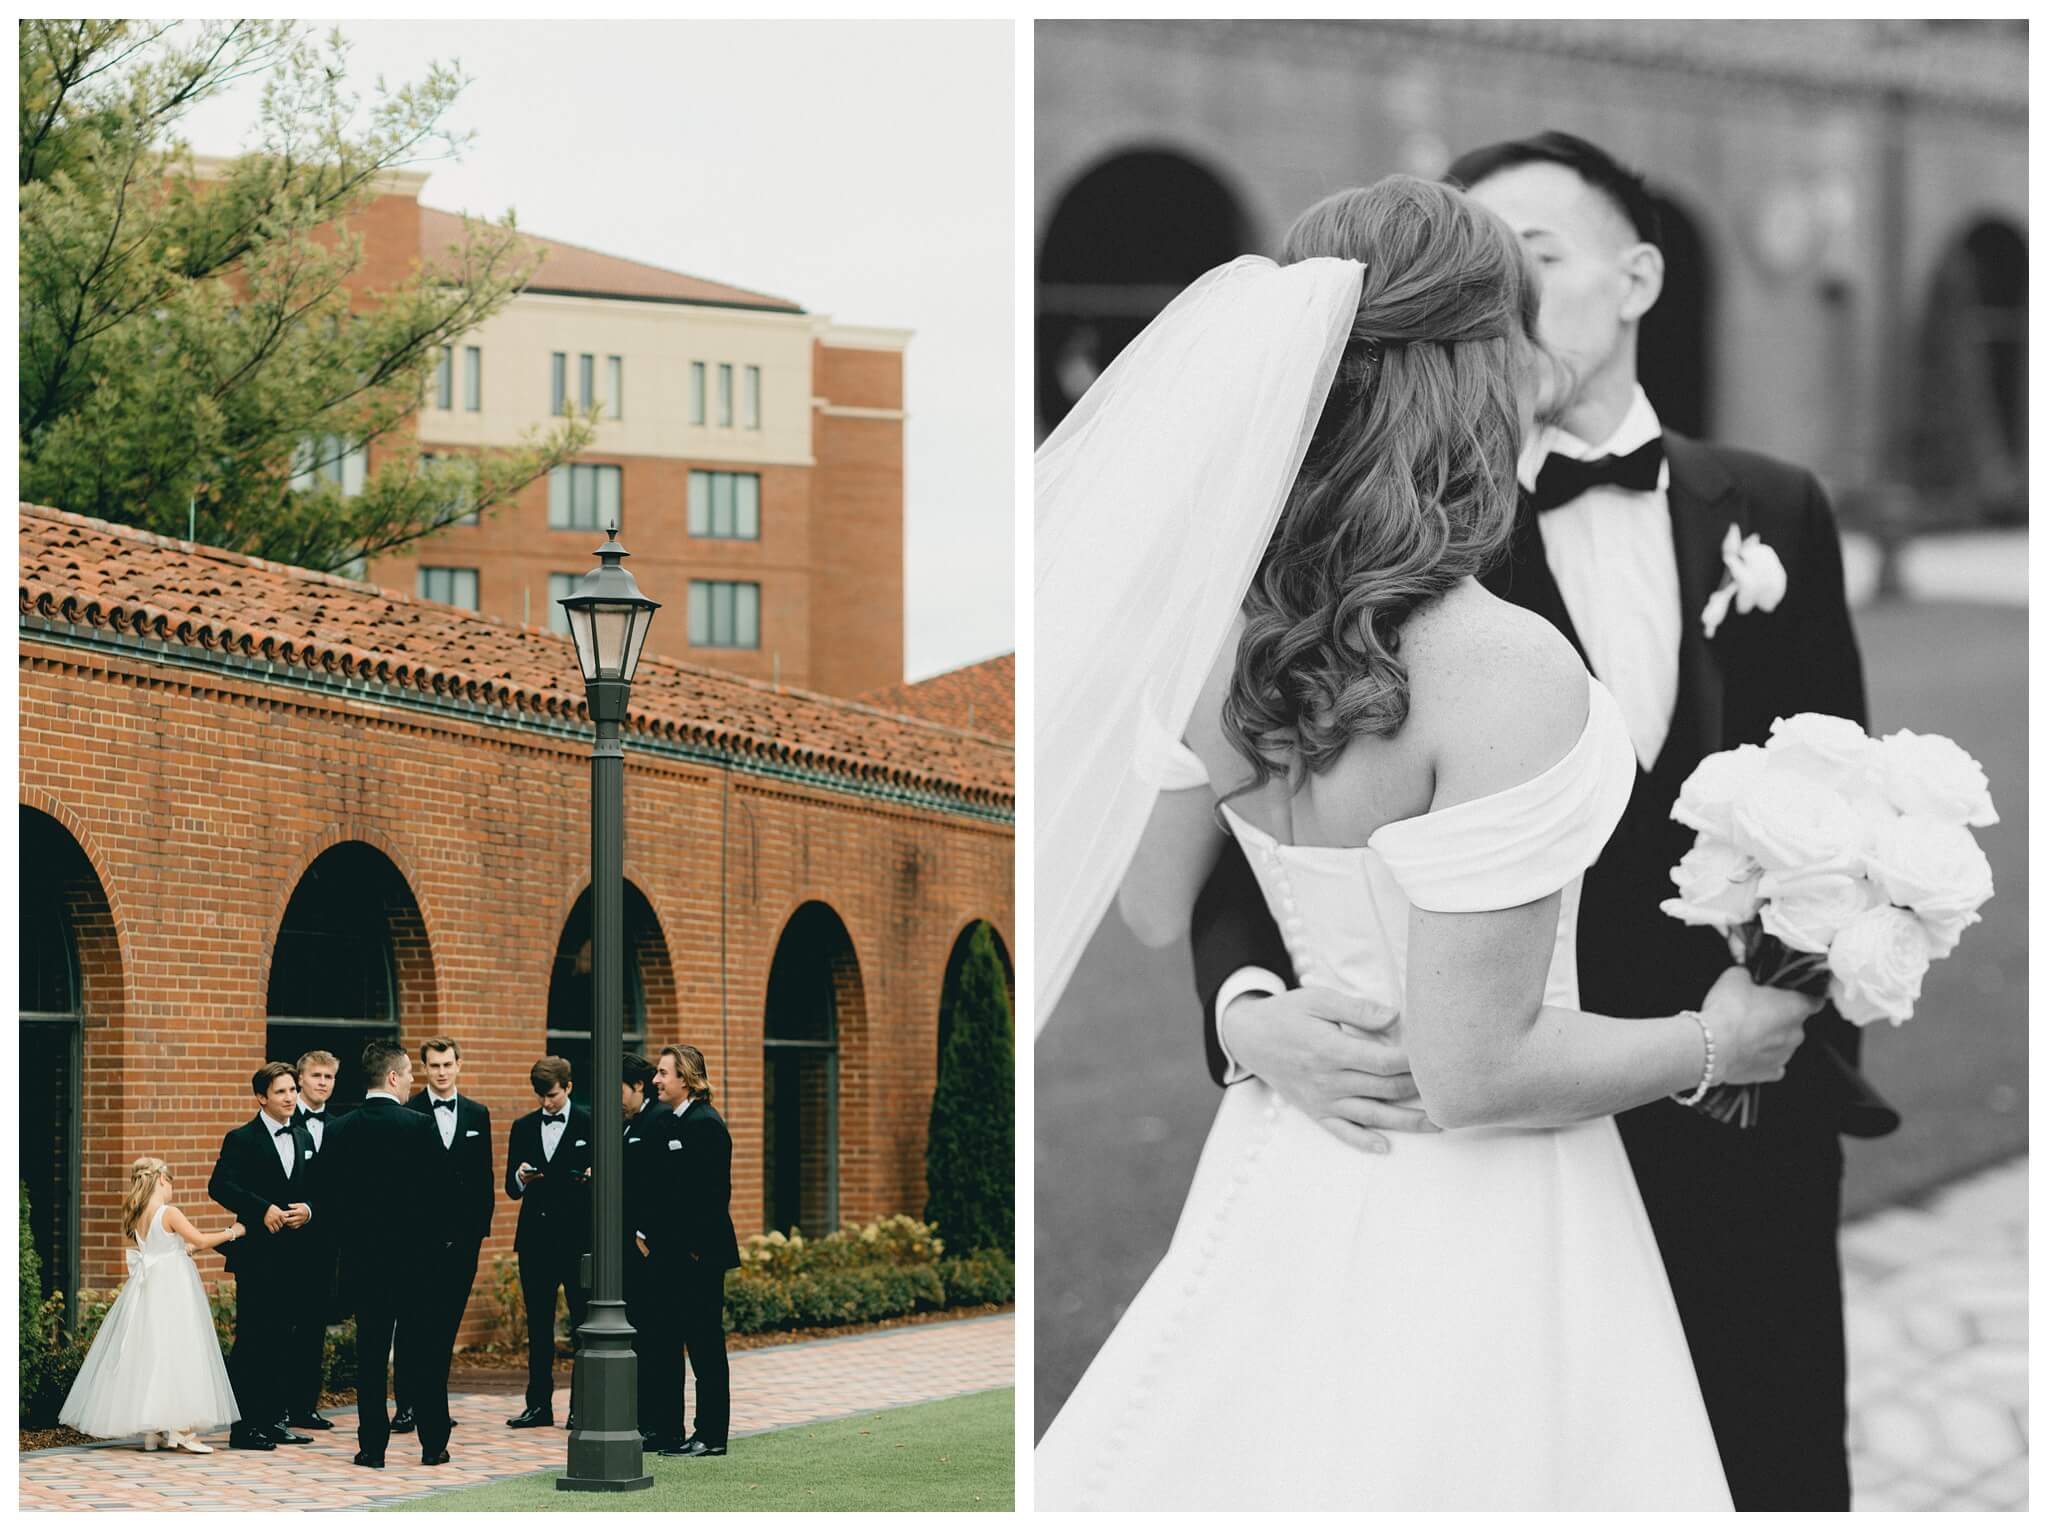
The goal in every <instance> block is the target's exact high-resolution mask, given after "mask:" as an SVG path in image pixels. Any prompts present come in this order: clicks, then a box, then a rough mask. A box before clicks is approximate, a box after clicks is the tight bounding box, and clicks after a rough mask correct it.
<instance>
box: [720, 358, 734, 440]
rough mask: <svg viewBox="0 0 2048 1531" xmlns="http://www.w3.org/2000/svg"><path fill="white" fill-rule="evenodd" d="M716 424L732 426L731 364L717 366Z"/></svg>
mask: <svg viewBox="0 0 2048 1531" xmlns="http://www.w3.org/2000/svg"><path fill="white" fill-rule="evenodd" d="M718 423H719V424H720V425H724V426H730V425H731V424H732V363H731V362H725V361H722V362H720V363H719V364H718Z"/></svg>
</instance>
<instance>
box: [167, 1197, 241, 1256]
mask: <svg viewBox="0 0 2048 1531" xmlns="http://www.w3.org/2000/svg"><path fill="white" fill-rule="evenodd" d="M164 1226H165V1227H166V1228H168V1229H170V1230H171V1232H173V1233H175V1234H176V1235H177V1236H178V1237H179V1238H181V1239H183V1240H184V1241H185V1247H186V1248H187V1249H188V1250H192V1251H194V1252H197V1251H198V1250H202V1249H212V1248H214V1247H215V1246H216V1245H219V1244H225V1243H227V1242H228V1241H229V1240H230V1239H233V1238H236V1237H238V1236H239V1235H240V1234H241V1231H242V1225H241V1224H240V1223H229V1224H228V1225H227V1227H225V1228H223V1229H221V1231H220V1232H219V1233H201V1232H200V1231H199V1230H198V1229H197V1228H195V1227H194V1226H193V1225H192V1220H191V1219H190V1218H189V1217H187V1216H185V1214H184V1213H182V1212H180V1211H179V1210H178V1209H177V1208H176V1207H166V1208H164Z"/></svg>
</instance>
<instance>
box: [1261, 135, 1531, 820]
mask: <svg viewBox="0 0 2048 1531" xmlns="http://www.w3.org/2000/svg"><path fill="white" fill-rule="evenodd" d="M1312 256H1341V257H1345V258H1348V259H1352V260H1357V261H1361V262H1363V263H1364V265H1365V275H1364V282H1363V285H1362V289H1361V291H1360V294H1359V302H1358V315H1357V318H1356V320H1355V321H1354V323H1353V326H1352V330H1351V335H1350V338H1349V339H1348V341H1347V342H1346V345H1345V350H1344V355H1343V357H1342V360H1341V361H1340V364H1339V367H1338V372H1337V378H1336V381H1335V383H1334V384H1333V385H1332V387H1331V389H1330V394H1329V398H1328V399H1327V401H1326V402H1325V404H1324V407H1323V413H1322V416H1321V418H1320V419H1319V421H1318V422H1317V425H1316V430H1315V434H1314V437H1313V439H1312V441H1311V443H1310V446H1309V451H1308V455H1307V458H1306V459H1305V460H1304V462H1303V464H1302V469H1301V472H1300V474H1299V476H1298V477H1297V478H1296V480H1295V483H1294V487H1293V489H1292V490H1291V491H1290V492H1289V495H1288V500H1287V504H1286V507H1285V509H1284V510H1283V511H1282V513H1281V517H1280V521H1279V524H1278V525H1277V527H1276V528H1275V529H1274V533H1273V537H1272V540H1271V541H1270V542H1269V543H1268V544H1267V547H1266V551H1265V554H1264V556H1263V558H1262V559H1261V561H1260V565H1259V569H1258V573H1257V575H1256V576H1255V577H1254V578H1253V580H1252V584H1251V588H1250V590H1249V591H1248V592H1247V593H1246V596H1245V600H1244V607H1243V611H1244V619H1245V620H1244V632H1243V636H1242V638H1241V639H1240V640H1239V643H1238V648H1237V658H1236V666H1235V669H1234V671H1233V673H1232V676H1231V682H1230V689H1229V693H1228V695H1227V696H1226V698H1225V700H1224V705H1223V727H1224V732H1225V734H1226V735H1227V736H1228V737H1229V739H1230V740H1231V742H1232V744H1233V745H1234V746H1235V747H1236V748H1237V750H1238V752H1239V753H1240V754H1242V755H1243V756H1244V757H1245V759H1246V760H1247V761H1249V762H1250V764H1251V767H1252V771H1253V778H1252V780H1251V781H1250V782H1248V783H1247V784H1246V785H1245V786H1244V787H1241V788H1239V789H1238V790H1239V791H1249V790H1252V789H1254V788H1257V787H1262V786H1264V785H1265V784H1266V783H1267V782H1269V781H1271V780H1272V779H1273V778H1274V777H1275V776H1285V777H1286V778H1287V779H1288V780H1289V781H1290V782H1291V783H1293V784H1294V785H1297V786H1298V785H1299V784H1300V782H1301V780H1302V776H1303V773H1304V772H1308V773H1316V772H1321V771H1325V770H1327V769H1329V768H1330V767H1331V766H1332V765H1334V764H1335V763H1336V761H1337V759H1338V757H1339V756H1340V755H1342V754H1343V752H1344V750H1345V748H1346V747H1347V746H1348V745H1349V744H1350V742H1351V741H1352V739H1354V738H1355V737H1357V736H1358V735H1360V734H1374V735H1392V734H1395V733H1398V732H1399V731H1400V729H1401V726H1402V724H1403V723H1405V722H1406V721H1407V717H1408V672H1407V667H1406V666H1405V665H1404V664H1403V662H1402V659H1401V626H1402V624H1403V623H1404V622H1406V621H1407V619H1408V617H1409V616H1410V615H1412V614H1413V613H1414V612H1415V610H1416V609H1417V608H1418V607H1420V606H1422V605H1424V604H1425V603H1427V602H1429V601H1432V600H1434V599H1436V598H1437V597H1439V596H1441V595H1442V594H1444V592H1445V591H1447V590H1449V589H1450V588H1451V587H1452V586H1454V585H1456V584H1457V583H1458V582H1459V581H1460V580H1463V579H1465V578H1467V577H1468V576H1471V575H1476V574H1479V573H1481V572H1483V571H1484V570H1485V569H1486V568H1487V567H1488V565H1490V564H1491V563H1492V562H1493V560H1494V559H1495V558H1496V557H1497V556H1498V555H1499V554H1500V552H1501V551H1502V550H1503V549H1504V548H1505V547H1506V545H1507V540H1508V536H1509V533H1510V532H1511V531H1512V530H1513V527H1514V516H1515V498H1516V486H1515V458H1516V454H1517V452H1518V450H1519V446H1520V435H1521V419H1520V413H1519V410H1518V408H1517V405H1516V393H1515V383H1516V374H1517V371H1518V369H1519V368H1520V367H1521V366H1522V365H1523V364H1525V362H1526V361H1527V359H1528V357H1529V354H1530V348H1531V347H1533V346H1534V345H1535V334H1536V304H1537V296H1538V294H1537V288H1536V281H1535V277H1534V275H1533V273H1532V272H1531V270H1530V268H1529V267H1528V265H1527V264H1526V258H1525V257H1524V255H1523V253H1522V249H1521V246H1520V244H1519V242H1518V241H1517V240H1516V238H1515V236H1514V234H1513V232H1512V231H1511V230H1510V229H1509V228H1508V226H1507V225H1506V224H1505V223H1503V222H1502V221H1501V220H1500V219H1499V218H1498V217H1496V216H1495V215H1494V214H1492V213H1490V212H1488V211H1487V210H1486V209H1485V208H1483V207H1481V206H1479V204H1478V203H1476V202H1474V201H1472V200H1471V199H1470V198H1469V197H1467V196H1466V195H1465V194H1464V193H1462V192H1459V191H1456V190H1454V189H1452V188H1451V187H1448V186H1443V185H1440V184H1438V183H1436V182H1433V181H1422V180H1417V179H1416V178H1414V177H1413V176H1406V175H1394V176H1388V177H1387V178H1386V179H1385V180H1383V181H1378V182H1375V183H1374V184H1373V185H1371V186H1368V187H1365V188H1363V189H1360V190H1352V191H1343V192H1338V193H1337V194H1335V195H1334V196H1330V197H1326V198H1324V199H1323V200H1322V201H1321V202H1318V203H1317V204H1316V205H1315V206H1314V207H1311V208H1310V209H1309V210H1308V211H1307V212H1305V213H1303V214H1302V215H1301V217H1300V218H1298V219H1297V220H1296V221H1295V224H1294V227H1293V228H1292V229H1290V230H1289V231H1288V234H1287V239H1286V244H1285V246H1284V248H1283V251H1282V254H1281V263H1282V264H1283V265H1286V264H1291V263H1292V262H1295V261H1299V260H1306V259H1308V258H1310V257H1312ZM1233 795H1235V794H1233Z"/></svg>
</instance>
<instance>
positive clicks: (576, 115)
mask: <svg viewBox="0 0 2048 1531" xmlns="http://www.w3.org/2000/svg"><path fill="white" fill-rule="evenodd" d="M310 25H312V26H313V27H314V28H315V29H316V30H317V31H318V32H319V33H320V34H322V35H324V34H325V32H326V31H327V29H328V28H329V27H330V26H332V25H334V24H333V23H329V22H314V23H310ZM340 26H341V30H342V33H343V35H344V36H345V37H347V38H348V39H349V41H350V42H351V43H352V44H353V45H354V47H353V52H352V53H351V55H350V60H349V79H350V84H351V86H352V87H353V88H354V89H356V90H357V92H358V93H359V94H361V95H363V96H364V97H365V98H367V97H368V96H369V95H370V93H371V89H372V86H373V84H374V82H375V81H376V79H377V78H378V77H379V76H380V75H381V76H382V77H383V79H384V81H385V83H386V84H388V85H393V86H396V85H399V84H402V83H408V82H413V81H417V80H419V79H420V78H422V77H423V75H424V74H425V67H426V64H427V62H428V61H429V60H434V59H440V60H449V59H455V60H459V61H460V63H461V65H462V68H463V71H464V73H465V74H467V75H468V76H470V78H471V80H472V81H473V83H472V84H471V85H470V86H469V87H468V88H467V89H466V90H465V91H464V92H463V94H462V97H461V99H460V101H459V102H458V103H457V105H456V108H455V111H454V113H453V115H452V117H451V118H450V125H451V126H453V127H456V128H458V129H474V130H475V132H476V138H475V140H474V141H473V143H472V144H471V146H470V147H469V148H468V150H467V151H465V153H464V155H463V157H462V158H461V159H460V160H459V161H445V160H444V161H436V162H434V163H431V164H426V165H421V166H417V167H415V168H418V169H423V170H425V171H427V172H428V173H429V175H430V179H429V180H428V182H427V184H426V187H425V189H424V190H423V191H422V192H421V194H420V200H421V201H422V202H424V203H426V204H427V205H428V206H431V207H442V208H448V209H451V210H455V211H463V212H470V213H478V214H486V215H489V216H493V217H496V216H499V215H502V214H503V213H504V212H505V211H506V210H507V209H516V211H517V212H518V215H519V225H520V227H521V228H523V229H527V230H529V231H531V232H532V233H535V234H542V235H550V236H553V237H555V238H559V239H567V240H571V241H573V242H575V243H577V244H583V245H588V246H591V247H593V248H595V249H599V250H603V251H605V252H606V253H608V254H613V255H622V256H627V257H629V258H631V259H634V260H642V261H647V262H649V263H651V264H653V265H658V266H666V267H669V268H671V269H673V270H678V271H686V272H689V273H690V274H692V275H694V276H703V277H710V278H713V279H714V280H718V281H724V282H731V283H733V284H735V285H737V286H741V287H751V288H754V289H757V290H759V291H762V292H769V293H774V294H776V295H778V296H781V297H786V298H791V299H794V300H795V301H796V302H798V303H801V304H802V305H803V306H804V307H805V308H807V309H810V310H811V311H812V312H814V313H826V314H830V315H831V316H832V317H833V318H834V319H837V320H840V321H843V322H845V323H849V324H876V325H888V326H899V327H902V328H906V329H911V330H914V331H916V335H915V338H913V339H912V341H911V343H910V351H909V354H908V356H907V358H906V365H905V381H906V389H907V394H908V397H907V399H906V406H907V408H908V411H909V415H910V420H909V423H908V425H907V427H906V433H907V436H906V452H907V459H908V460H907V480H908V482H907V485H906V491H905V500H906V504H905V520H906V524H907V538H906V541H907V547H906V561H907V567H906V605H907V608H908V610H907V613H906V629H907V630H906V632H905V664H906V668H907V670H908V672H909V675H910V677H911V678H912V679H919V678H922V677H924V676H926V675H931V674H934V673H936V672H938V671H941V670H947V669H951V668H953V667H954V666H956V665H961V664H967V663H970V662H972V661H974V660H977V659H985V658H987V657H989V656H990V655H992V654H999V653H1002V652H1004V651H1006V650H1008V649H1010V648H1013V647H1014V646H1015V639H1014V637H1013V618H1014V613H1013V611H1012V606H1013V599H1012V593H1013V584H1012V574H1011V571H1012V565H1013V558H1014V551H1013V550H1014V541H1013V526H1014V518H1013V508H1014V507H1013V506H1012V503H1011V502H1012V499H1013V491H1014V477H1013V470H1012V463H1013V451H1014V441H1015V434H1016V433H1015V420H1016V413H1015V399H1014V388H1013V378H1014V367H1013V361H1014V355H1013V353H1014V342H1015V332H1014V328H1013V325H1014V310H1013V303H1014V287H1013V272H1014V269H1015V266H1014V256H1013V247H1014V237H1013V225H1014V215H1015V202H1014V195H1013V187H1012V180H1013V173H1014V165H1015V159H1014V155H1013V148H1012V133H1013V116H1012V93H1013V77H1012V72H1011V71H1012V52H1011V37H1012V31H1011V26H1010V23H1008V22H1007V21H998V22H834V23H821V22H708V21H679V22H612V21H598V22H523V21H494V22H489V23H482V22H389V21H349V22H343V23H340ZM256 96H257V88H256V84H255V83H254V82H244V83H243V84H242V85H240V86H238V87H237V88H236V90H235V91H233V92H231V93H228V94H225V95H223V96H222V97H221V98H220V99H219V100H217V101H213V102H209V103H207V104H206V106H205V107H204V108H203V109H202V110H201V111H199V112H196V113H194V114H193V115H192V116H191V117H189V118H188V119H187V120H186V123H185V129H184V131H185V135H186V137H187V138H188V139H189V140H190V142H191V144H192V146H193V148H194V149H195V150H197V151H198V152H200V153H203V154H232V153H235V152H236V151H237V150H239V149H240V148H242V147H243V145H244V141H245V137H246V135H247V134H248V133H249V131H250V129H251V128H252V127H253V124H254V120H255V110H256V108H255V102H256Z"/></svg>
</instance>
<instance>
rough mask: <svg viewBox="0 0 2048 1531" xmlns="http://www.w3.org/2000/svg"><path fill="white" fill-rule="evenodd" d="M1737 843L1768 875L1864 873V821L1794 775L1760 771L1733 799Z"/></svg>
mask: <svg viewBox="0 0 2048 1531" xmlns="http://www.w3.org/2000/svg"><path fill="white" fill-rule="evenodd" d="M1733 828H1734V834H1733V839H1734V841H1735V844H1736V847H1737V848H1738V849H1740V850H1743V851H1746V852H1748V854H1749V855H1750V856H1751V857H1752V858H1753V859H1754V860H1755V861H1756V862H1757V863H1758V864H1759V865H1760V866H1762V867H1763V869H1764V870H1765V871H1766V872H1797V873H1800V874H1801V875H1808V874H1812V873H1815V872H1840V873H1843V874H1844V875H1846V876H1851V877H1854V876H1858V875H1860V874H1861V873H1862V871H1863V838H1864V825H1863V821H1862V820H1861V819H1859V818H1857V817H1856V810H1855V809H1853V808H1851V807H1850V806H1849V800H1848V799H1847V798H1845V797H1844V796H1842V794H1841V793H1839V792H1837V791H1835V790H1834V789H1833V788H1832V787H1823V786H1821V785H1820V784H1819V783H1818V782H1814V781H1809V780H1808V779H1807V778H1806V777H1804V776H1801V775H1799V774H1798V773H1797V772H1794V771H1789V770H1787V771H1779V770H1776V769H1771V770H1766V771H1763V772H1761V773H1760V774H1759V775H1758V776H1757V777H1756V779H1755V780H1754V781H1751V782H1749V783H1748V784H1747V785H1746V786H1745V787H1744V788H1743V789H1742V791H1741V793H1740V795H1738V796H1737V797H1736V799H1735V808H1734V813H1733Z"/></svg>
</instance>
